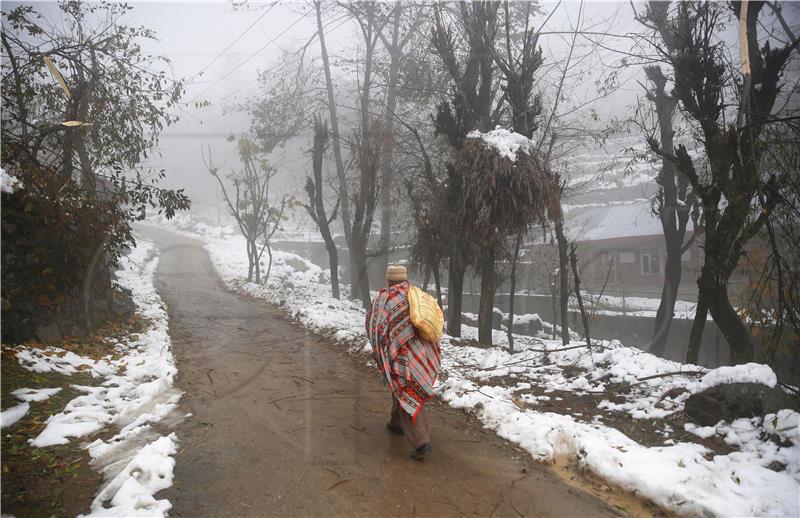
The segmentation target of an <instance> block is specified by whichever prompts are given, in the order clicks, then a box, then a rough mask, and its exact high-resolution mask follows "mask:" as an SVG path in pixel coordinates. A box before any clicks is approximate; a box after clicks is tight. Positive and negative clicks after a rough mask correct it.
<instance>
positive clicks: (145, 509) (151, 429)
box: [2, 240, 181, 517]
mask: <svg viewBox="0 0 800 518" xmlns="http://www.w3.org/2000/svg"><path fill="white" fill-rule="evenodd" d="M157 264H158V258H157V256H156V255H155V253H154V247H153V245H152V244H151V243H147V242H144V241H141V240H140V241H139V243H138V245H137V246H136V247H135V248H134V249H133V250H131V252H130V254H129V255H128V257H127V258H124V259H122V265H121V268H120V270H119V271H118V272H117V281H118V283H119V284H120V285H121V286H122V287H124V288H127V289H129V290H131V292H132V296H133V300H134V302H135V303H136V307H137V313H138V315H139V316H140V317H141V318H142V320H143V322H144V327H145V328H144V330H143V331H142V332H140V333H136V334H131V335H129V336H127V337H125V338H124V339H121V340H119V341H115V342H114V343H112V344H110V345H111V346H112V349H113V351H114V352H115V353H116V355H114V356H112V355H111V354H109V355H108V356H106V357H105V358H102V359H99V360H95V359H92V358H88V357H82V356H80V355H77V354H75V353H73V352H70V351H65V350H63V349H59V348H57V347H48V348H45V349H36V348H27V347H25V346H20V347H18V348H17V351H16V357H17V359H18V360H19V363H20V365H22V366H23V367H25V368H27V369H29V370H31V371H33V372H37V373H44V372H58V373H61V374H65V375H71V374H75V373H76V372H79V371H80V372H88V373H90V374H91V376H92V377H93V378H96V379H98V380H101V381H100V382H99V383H98V384H97V385H96V386H80V385H73V388H75V389H78V390H79V391H81V392H85V394H84V395H81V396H78V397H76V398H75V399H73V400H72V401H70V402H69V403H67V405H66V407H65V408H64V410H63V411H62V412H60V413H58V414H55V415H52V416H50V417H49V418H48V420H47V424H46V426H45V428H44V430H42V431H41V433H39V435H38V436H36V437H34V438H32V439H30V440H29V442H30V444H31V446H32V447H36V448H46V447H48V446H52V445H58V444H66V443H68V442H70V441H72V440H80V439H81V438H83V437H86V436H87V435H89V434H92V433H96V432H98V431H100V430H103V429H106V428H108V427H113V428H114V429H115V430H117V433H116V434H115V435H113V436H112V437H110V438H108V439H107V440H103V439H97V440H95V441H93V442H91V443H88V444H85V445H84V446H85V448H86V449H87V450H88V453H89V455H90V456H91V458H92V465H93V466H94V467H95V468H96V469H98V470H100V471H101V472H102V473H103V475H104V479H105V484H104V487H103V488H102V489H101V490H100V492H99V493H98V494H97V496H96V497H95V499H94V501H93V502H92V506H91V509H92V511H91V514H90V516H126V517H127V516H165V515H166V513H167V511H169V509H170V508H171V504H170V503H169V501H167V500H165V499H161V500H158V499H156V498H155V497H154V494H155V493H156V492H157V491H160V490H161V489H164V488H166V487H169V486H170V485H172V470H173V467H174V465H175V459H174V454H175V452H176V446H177V438H176V436H175V434H174V433H170V434H168V435H162V434H161V433H159V432H158V431H156V429H155V425H156V424H157V423H158V422H159V421H161V420H162V419H163V418H164V417H166V416H167V415H169V414H170V413H172V412H173V411H175V410H176V407H177V404H178V400H179V399H180V397H181V393H180V392H179V391H178V390H177V389H175V387H174V386H173V381H174V378H175V374H176V373H177V370H176V368H175V362H174V360H173V357H172V351H171V342H170V337H169V334H168V322H167V313H166V310H165V309H164V307H163V304H162V302H161V299H160V298H159V296H158V293H157V292H156V290H155V287H154V286H153V273H154V272H155V269H156V266H157ZM59 390H61V389H60V388H52V389H39V390H34V389H19V390H17V391H15V392H14V395H15V396H16V397H17V398H18V399H20V400H21V401H23V402H22V403H21V404H20V405H18V406H16V407H13V408H11V409H9V410H7V411H4V412H3V416H2V421H3V423H2V424H3V426H4V427H5V426H7V425H10V424H11V423H12V421H16V420H18V419H20V418H21V417H23V416H24V414H25V413H26V412H27V411H28V408H29V405H31V404H36V402H39V401H43V400H45V399H47V398H49V397H50V396H52V395H53V394H55V393H57V392H58V391H59ZM23 410H24V411H23ZM7 414H8V415H7Z"/></svg>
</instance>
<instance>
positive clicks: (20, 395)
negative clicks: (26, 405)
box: [11, 387, 61, 401]
mask: <svg viewBox="0 0 800 518" xmlns="http://www.w3.org/2000/svg"><path fill="white" fill-rule="evenodd" d="M59 392H61V387H56V388H43V389H29V388H21V389H17V390H15V391H13V392H11V393H12V394H13V395H15V396H16V397H17V399H19V400H20V401H45V400H47V399H50V396H52V395H54V394H58V393H59Z"/></svg>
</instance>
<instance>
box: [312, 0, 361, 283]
mask: <svg viewBox="0 0 800 518" xmlns="http://www.w3.org/2000/svg"><path fill="white" fill-rule="evenodd" d="M314 7H315V8H316V11H317V34H318V36H319V46H320V53H321V55H322V68H323V70H324V72H325V90H326V92H327V95H328V112H329V113H330V117H331V133H333V156H334V159H335V162H336V177H337V178H338V180H339V196H340V203H341V210H342V227H343V228H344V234H345V239H346V241H347V242H348V243H349V242H350V228H349V225H350V198H349V196H348V189H347V178H346V177H345V171H344V161H343V160H342V146H341V143H340V140H341V135H340V134H339V117H338V116H337V114H336V98H335V97H334V95H333V78H332V77H331V66H330V62H329V60H328V49H327V47H326V46H325V30H324V28H323V26H322V2H320V1H318V2H314ZM320 188H322V187H321V186H320ZM351 265H352V261H351ZM351 271H352V270H351Z"/></svg>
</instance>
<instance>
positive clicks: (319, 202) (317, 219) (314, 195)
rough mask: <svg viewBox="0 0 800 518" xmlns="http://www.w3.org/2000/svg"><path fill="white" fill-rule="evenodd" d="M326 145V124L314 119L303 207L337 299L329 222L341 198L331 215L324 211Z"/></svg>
mask: <svg viewBox="0 0 800 518" xmlns="http://www.w3.org/2000/svg"><path fill="white" fill-rule="evenodd" d="M327 145H328V124H327V123H326V122H323V121H321V120H320V119H319V118H315V119H314V145H313V147H312V148H311V157H312V165H311V170H312V176H309V177H307V178H306V187H305V188H306V194H307V195H308V203H307V204H305V205H304V207H305V209H306V211H307V212H308V214H309V216H311V219H312V220H313V221H314V223H316V225H317V228H319V232H320V234H321V235H322V240H323V241H325V249H326V250H327V251H328V265H329V266H330V269H331V295H333V298H335V299H338V298H339V252H338V250H337V248H336V243H335V242H334V240H333V235H332V234H331V222H332V221H333V220H335V219H336V213H337V211H338V210H339V202H340V201H341V198H340V197H339V198H336V204H335V205H334V206H333V211H331V215H330V216H328V213H327V211H326V210H325V201H324V198H323V196H322V190H323V183H322V162H323V159H324V157H325V148H326V147H327Z"/></svg>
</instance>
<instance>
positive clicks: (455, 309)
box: [447, 257, 465, 338]
mask: <svg viewBox="0 0 800 518" xmlns="http://www.w3.org/2000/svg"><path fill="white" fill-rule="evenodd" d="M464 273H465V268H464V267H463V266H461V265H460V264H456V261H454V260H453V258H452V257H451V258H450V268H449V270H448V279H447V334H449V335H450V336H452V337H456V338H458V337H460V336H461V303H462V301H463V294H464Z"/></svg>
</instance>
